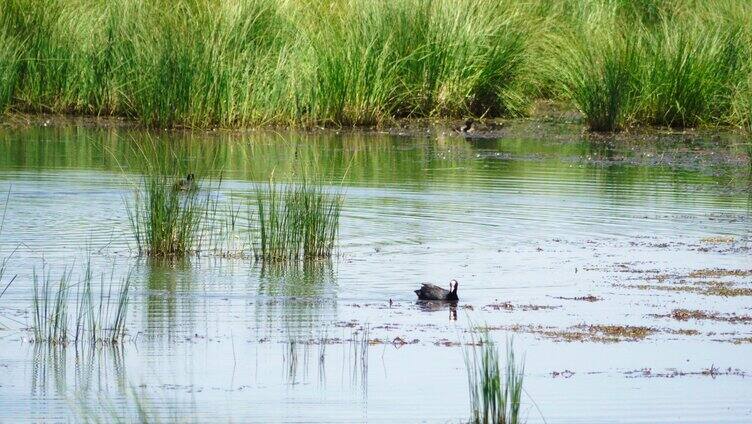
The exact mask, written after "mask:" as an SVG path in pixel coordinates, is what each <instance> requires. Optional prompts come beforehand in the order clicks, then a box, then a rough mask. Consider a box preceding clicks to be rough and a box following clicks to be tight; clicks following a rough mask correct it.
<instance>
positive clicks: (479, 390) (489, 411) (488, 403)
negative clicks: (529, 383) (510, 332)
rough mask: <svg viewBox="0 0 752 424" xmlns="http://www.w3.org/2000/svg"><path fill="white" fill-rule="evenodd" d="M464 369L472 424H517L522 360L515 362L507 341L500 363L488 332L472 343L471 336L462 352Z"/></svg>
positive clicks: (481, 333) (511, 347)
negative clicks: (503, 356) (503, 357)
mask: <svg viewBox="0 0 752 424" xmlns="http://www.w3.org/2000/svg"><path fill="white" fill-rule="evenodd" d="M464 357H465V368H466V369H467V377H468V380H467V382H468V389H469V392H470V406H471V409H472V419H471V422H472V423H483V424H517V423H521V422H522V421H521V419H520V408H521V398H522V391H523V388H522V385H523V380H524V373H525V365H524V360H522V361H520V362H519V363H518V362H517V359H516V358H515V353H514V346H513V343H512V342H511V341H508V342H507V345H506V358H505V362H504V363H502V361H501V359H500V358H499V351H498V348H497V346H496V344H495V342H494V341H493V340H492V339H491V337H490V335H489V333H488V330H485V329H483V330H481V331H480V336H479V338H478V340H477V341H476V339H475V336H474V335H472V336H471V342H470V346H469V347H465V348H464Z"/></svg>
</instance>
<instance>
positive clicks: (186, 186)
mask: <svg viewBox="0 0 752 424" xmlns="http://www.w3.org/2000/svg"><path fill="white" fill-rule="evenodd" d="M172 189H173V190H175V191H196V190H198V185H197V184H196V178H195V176H194V175H193V174H188V175H186V176H185V178H181V179H179V180H177V181H175V184H173V185H172Z"/></svg>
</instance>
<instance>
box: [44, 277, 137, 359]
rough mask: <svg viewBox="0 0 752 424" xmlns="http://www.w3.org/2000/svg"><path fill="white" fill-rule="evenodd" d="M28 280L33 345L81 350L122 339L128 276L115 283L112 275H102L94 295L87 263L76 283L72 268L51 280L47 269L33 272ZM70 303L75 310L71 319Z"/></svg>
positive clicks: (118, 341) (126, 306) (129, 279)
mask: <svg viewBox="0 0 752 424" xmlns="http://www.w3.org/2000/svg"><path fill="white" fill-rule="evenodd" d="M113 273H114V271H113ZM32 281H33V298H32V317H33V324H32V332H33V341H34V342H35V343H46V344H50V345H60V346H67V345H69V344H73V345H74V346H76V347H81V346H94V345H97V344H106V345H115V344H118V343H122V341H123V340H124V338H125V335H126V317H127V311H128V295H129V290H130V286H131V278H130V275H128V276H126V277H125V278H123V280H122V281H119V282H116V281H115V279H114V276H113V274H112V273H111V274H109V275H107V274H105V273H103V274H102V275H101V278H100V287H99V290H98V294H95V293H94V290H92V283H93V277H92V273H91V267H90V265H88V264H87V266H86V269H85V271H84V275H83V278H82V280H81V281H78V282H74V280H73V269H72V268H68V267H66V268H64V269H63V271H62V272H61V274H60V276H59V277H53V276H52V274H51V271H50V270H49V269H47V268H43V270H42V273H37V272H36V270H35V271H34V273H33V276H32ZM74 290H75V296H72V294H73V291H74ZM72 298H73V299H72ZM71 304H72V305H73V306H74V307H75V310H74V311H73V314H74V315H73V317H72V318H73V319H72V320H71V316H70V312H71V311H70V305H71Z"/></svg>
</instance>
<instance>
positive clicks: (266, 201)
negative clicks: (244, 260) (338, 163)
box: [254, 180, 342, 261]
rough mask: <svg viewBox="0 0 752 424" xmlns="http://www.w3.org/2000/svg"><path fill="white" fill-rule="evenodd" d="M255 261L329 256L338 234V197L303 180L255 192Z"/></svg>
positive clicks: (270, 183) (340, 203)
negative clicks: (256, 209) (256, 207)
mask: <svg viewBox="0 0 752 424" xmlns="http://www.w3.org/2000/svg"><path fill="white" fill-rule="evenodd" d="M256 196H257V201H258V205H257V206H258V212H257V222H258V229H257V230H258V231H257V238H256V242H255V243H254V249H255V252H254V256H255V257H256V259H261V260H269V261H285V260H297V259H317V258H328V257H331V256H332V251H333V250H334V242H335V240H336V238H337V233H338V230H339V217H340V212H341V207H342V196H341V195H340V194H338V193H334V194H331V193H328V192H326V191H325V190H324V187H323V185H321V184H313V183H311V182H308V181H306V180H303V182H301V183H300V184H290V185H285V186H281V187H280V186H278V185H277V184H275V183H274V182H273V181H271V180H270V181H269V183H268V187H267V189H266V190H263V189H262V188H261V187H259V189H258V190H257V194H256Z"/></svg>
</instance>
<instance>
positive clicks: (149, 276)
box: [142, 258, 195, 343]
mask: <svg viewBox="0 0 752 424" xmlns="http://www.w3.org/2000/svg"><path fill="white" fill-rule="evenodd" d="M142 264H143V262H142ZM145 266H146V269H145V273H146V275H145V283H146V287H145V289H146V292H147V294H146V302H145V307H146V318H145V331H146V334H145V336H146V337H147V339H150V340H159V339H164V341H165V342H167V343H169V342H172V341H174V340H175V338H176V337H179V336H180V335H181V334H185V333H187V334H191V332H192V329H193V325H194V316H193V312H194V304H195V297H194V296H192V295H191V291H192V290H193V289H194V281H193V275H194V274H193V269H192V268H191V264H190V260H189V259H188V258H182V259H172V258H166V259H164V258H149V259H147V260H146V262H145ZM178 329H179V330H180V332H178V331H177V330H178Z"/></svg>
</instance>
